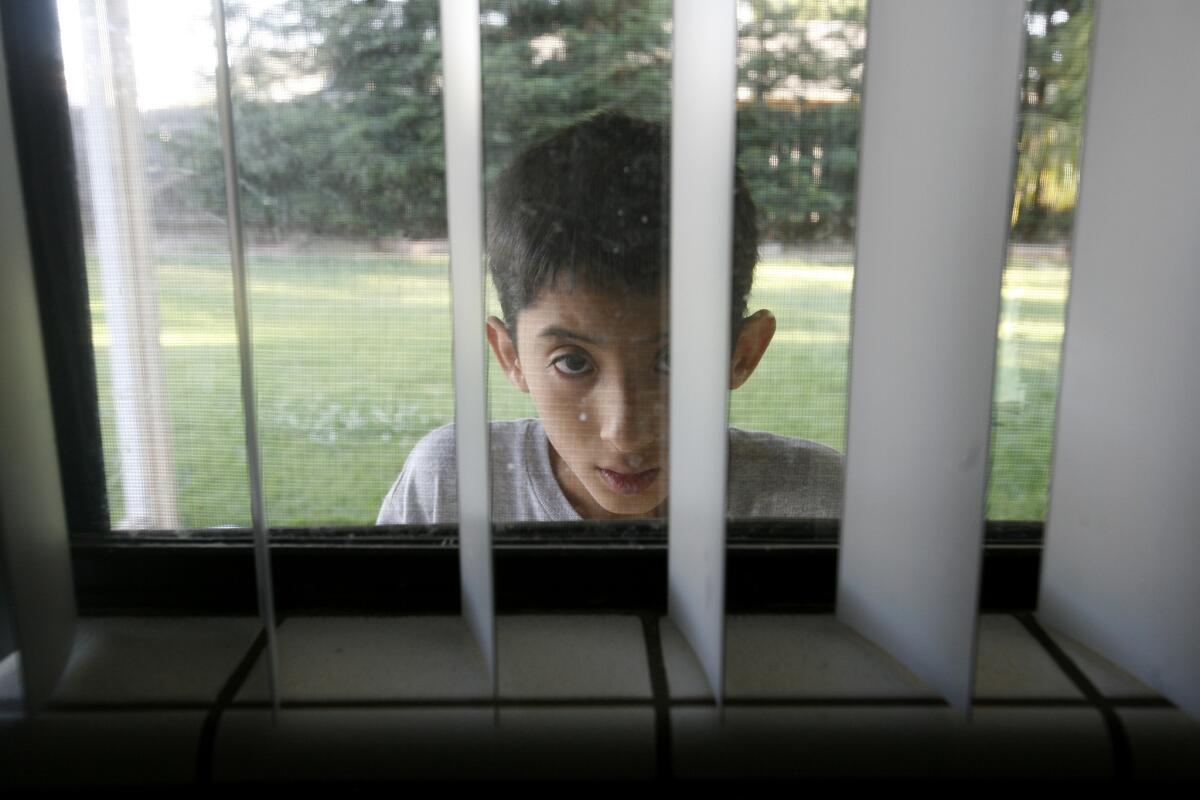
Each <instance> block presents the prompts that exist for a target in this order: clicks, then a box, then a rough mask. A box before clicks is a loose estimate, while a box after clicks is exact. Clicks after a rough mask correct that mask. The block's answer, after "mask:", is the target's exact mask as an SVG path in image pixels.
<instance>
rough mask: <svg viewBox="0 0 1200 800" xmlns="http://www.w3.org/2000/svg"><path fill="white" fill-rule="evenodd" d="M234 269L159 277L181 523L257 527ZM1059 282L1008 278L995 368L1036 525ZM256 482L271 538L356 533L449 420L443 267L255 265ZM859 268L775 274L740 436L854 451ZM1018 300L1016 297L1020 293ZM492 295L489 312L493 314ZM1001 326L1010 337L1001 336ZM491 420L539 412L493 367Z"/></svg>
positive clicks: (1011, 453)
mask: <svg viewBox="0 0 1200 800" xmlns="http://www.w3.org/2000/svg"><path fill="white" fill-rule="evenodd" d="M229 274H230V273H229V265H228V262H227V260H225V259H221V258H215V257H214V258H207V259H206V258H200V257H194V258H187V259H178V258H176V259H171V260H169V261H167V262H165V263H163V264H162V265H161V267H160V270H159V273H158V277H159V313H160V318H161V330H162V335H161V341H162V344H163V348H162V352H163V359H164V368H165V371H166V381H167V386H168V390H167V398H168V408H169V414H170V422H171V428H172V435H173V446H174V453H173V457H174V461H175V474H176V476H177V487H178V508H179V515H180V523H181V525H183V526H185V527H210V526H218V525H246V524H248V520H249V501H248V497H247V480H246V453H245V447H244V444H243V441H244V438H243V428H242V413H241V399H240V389H239V378H238V363H237V348H236V343H235V342H236V339H235V333H234V321H233V300H232V284H231V279H230V276H229ZM97 277H98V276H96V275H93V276H92V281H91V286H92V287H93V290H92V298H93V299H92V313H93V325H94V333H95V341H96V344H97V347H96V360H97V372H98V381H99V390H100V397H101V424H102V434H103V438H104V448H105V459H106V465H107V470H108V487H109V497H110V504H111V507H112V518H113V521H114V524H117V523H119V522H120V520H121V519H122V517H123V500H122V484H121V478H122V476H121V469H120V458H119V453H118V452H117V437H116V429H115V414H114V409H113V392H112V387H111V380H110V366H109V346H108V331H107V328H106V325H105V319H104V306H103V302H102V299H101V293H100V291H99V285H100V284H99V283H98V282H97ZM1066 279H1067V272H1066V269H1065V268H1064V267H1063V265H1061V264H1055V263H1047V264H1042V265H1040V266H1039V267H1037V268H1027V269H1010V270H1009V271H1008V273H1006V281H1005V301H1004V312H1003V313H1004V315H1005V316H1004V317H1003V319H1006V320H1007V319H1010V315H1012V314H1013V313H1014V312H1016V311H1017V305H1016V304H1017V303H1018V302H1019V318H1013V319H1014V320H1015V322H1016V325H1015V326H1013V327H1011V328H1009V329H1006V330H1004V331H1002V335H1003V336H1004V337H1005V339H1006V341H1007V342H1008V343H1009V346H1007V347H1004V346H1002V348H1001V351H1000V358H999V360H998V369H999V370H1000V371H1001V372H1005V381H1004V382H1003V384H1004V385H1005V386H1011V387H1013V388H1012V389H1011V390H1010V391H1009V392H1008V398H1009V399H1007V400H1005V401H1004V402H997V404H996V406H995V410H994V415H993V418H994V429H993V464H992V476H991V483H990V489H989V498H988V514H989V517H990V518H993V519H1039V518H1041V517H1042V516H1043V514H1044V508H1045V494H1046V485H1047V474H1048V464H1049V454H1050V442H1051V435H1052V428H1053V412H1054V404H1055V397H1056V394H1057V380H1058V358H1059V341H1058V337H1059V335H1060V334H1061V325H1062V313H1063V301H1064V299H1065V289H1066ZM249 280H250V287H251V311H252V327H253V334H254V367H255V375H256V381H257V391H258V406H257V407H258V414H259V425H260V440H261V443H262V444H261V446H262V462H263V478H264V485H265V490H266V499H267V511H268V517H269V520H270V522H271V524H272V525H278V526H299V525H336V524H362V523H368V522H371V521H373V520H374V518H375V513H376V511H377V510H378V507H379V503H380V501H381V499H382V497H383V495H384V493H385V492H386V490H387V488H388V486H389V485H390V484H391V482H392V480H393V479H394V478H395V476H396V474H397V472H398V471H399V469H400V467H401V466H402V465H403V463H404V459H405V457H406V456H407V454H408V451H409V450H410V449H411V448H412V446H413V445H414V444H415V443H416V441H417V440H418V439H419V438H420V437H421V436H422V435H424V434H425V433H426V432H427V431H429V430H431V429H433V428H435V427H438V426H440V425H444V424H446V423H448V422H450V421H451V420H452V418H453V389H452V385H451V359H450V315H449V308H450V302H449V286H448V282H447V266H446V261H445V259H444V257H443V258H428V259H413V258H403V257H398V256H382V255H380V256H374V255H371V256H364V257H361V258H346V257H344V256H343V257H328V256H323V255H317V254H314V255H311V256H296V255H288V256H266V255H263V256H254V257H252V258H251V259H250V263H249ZM851 286H852V270H851V268H850V266H849V265H848V264H832V265H830V264H806V263H803V262H798V261H788V260H781V259H775V260H768V261H766V262H764V263H763V264H762V265H761V266H760V275H759V279H758V282H757V284H756V288H755V292H754V294H753V296H752V298H751V304H750V305H751V310H752V311H753V310H755V309H758V308H769V309H771V310H772V311H773V312H775V315H776V317H777V318H778V320H779V331H778V334H777V335H776V340H775V342H774V344H772V346H771V348H770V350H769V351H768V353H767V355H766V357H765V358H764V359H763V362H762V363H761V365H760V366H759V369H758V371H757V372H756V374H755V375H754V376H753V378H751V380H750V381H749V382H748V383H747V384H746V385H745V386H744V387H743V388H742V389H740V390H738V391H737V392H734V393H733V395H732V398H731V410H730V420H731V423H732V424H734V425H738V426H741V427H746V428H755V429H760V430H770V431H774V432H777V433H782V434H786V435H790V436H802V437H805V438H810V439H816V440H818V441H822V442H826V443H828V444H830V445H832V446H834V447H836V448H839V449H842V448H843V447H844V430H845V404H846V379H847V369H846V368H847V354H848V338H849V311H850V291H851ZM1018 295H1023V296H1021V297H1017V296H1018ZM494 302H495V301H494V297H493V298H491V303H492V305H493V308H494V307H495V306H494ZM1002 328H1003V326H1002ZM489 402H490V408H491V413H492V417H493V418H494V419H505V418H513V417H519V416H529V415H532V414H533V407H532V405H531V404H530V402H529V399H528V397H527V396H526V395H523V394H521V393H519V392H517V391H516V390H515V389H512V388H511V387H510V386H509V385H508V382H507V381H506V380H505V379H504V377H503V375H501V374H500V373H499V371H498V370H497V369H496V367H495V364H494V363H493V364H492V365H491V369H490V371H489Z"/></svg>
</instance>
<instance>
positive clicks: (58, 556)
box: [0, 38, 75, 712]
mask: <svg viewBox="0 0 1200 800" xmlns="http://www.w3.org/2000/svg"><path fill="white" fill-rule="evenodd" d="M6 63H7V62H6V61H5V58H4V45H3V39H2V38H0V287H2V289H0V342H3V346H0V375H2V376H4V381H3V385H2V386H0V547H3V548H4V553H3V555H2V556H0V564H3V565H4V567H5V574H4V576H3V580H4V581H5V582H6V585H5V587H4V590H5V593H6V594H7V599H8V602H9V604H10V607H9V608H0V614H8V615H9V618H10V622H11V624H12V628H13V630H14V633H15V634H16V637H15V638H16V646H17V652H18V653H19V657H14V658H12V660H9V661H7V662H0V682H2V683H3V686H2V687H0V689H2V690H5V691H6V694H7V692H8V691H11V690H13V689H15V690H17V694H18V695H19V696H18V697H12V696H4V697H0V702H4V703H5V704H8V703H12V702H16V703H19V704H22V705H23V709H24V710H25V711H26V712H31V711H32V710H34V709H36V708H38V707H39V706H41V705H42V704H44V703H45V702H46V700H47V699H49V697H50V693H51V692H52V691H53V690H54V685H55V683H57V681H58V676H59V674H60V673H61V672H62V668H63V666H64V665H65V664H66V661H67V655H68V654H69V653H70V650H71V640H72V637H73V635H74V629H75V593H74V590H73V587H72V584H71V562H70V552H69V549H68V541H67V519H66V512H65V510H64V507H63V496H62V484H61V479H60V477H59V471H58V448H57V447H56V445H55V437H54V420H53V418H52V416H51V413H50V409H51V407H50V387H49V383H48V380H47V377H46V366H45V362H44V360H43V352H44V351H43V349H42V328H41V319H40V317H39V315H38V304H37V292H36V289H35V285H34V277H33V261H32V259H31V257H30V252H29V241H28V236H27V233H26V227H25V207H24V203H23V202H22V200H21V182H20V178H19V175H20V173H19V172H18V169H17V150H16V142H15V140H14V136H13V125H12V117H11V112H10V108H11V106H10V105H9V99H8V71H7V68H6V66H5V65H6ZM3 656H4V654H0V659H3ZM18 664H19V671H18V673H19V676H18V680H17V681H12V680H5V679H6V678H8V679H11V678H12V677H13V676H12V672H11V670H12V669H13V667H14V666H15V665H18ZM14 683H15V684H18V685H15V686H14V685H13V684H14Z"/></svg>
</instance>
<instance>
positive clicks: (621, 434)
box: [600, 381, 667, 466]
mask: <svg viewBox="0 0 1200 800" xmlns="http://www.w3.org/2000/svg"><path fill="white" fill-rule="evenodd" d="M665 388H666V387H665V381H664V382H663V385H661V386H660V385H657V384H656V385H649V384H646V385H635V386H631V385H629V384H628V383H625V382H614V385H613V386H611V387H610V388H609V391H607V392H605V395H604V397H602V398H600V400H601V403H602V404H603V414H604V423H603V425H602V426H601V430H600V436H601V438H602V439H604V441H605V442H607V443H608V444H609V445H610V446H611V447H612V448H613V449H614V450H616V451H617V452H619V453H621V454H622V455H635V456H641V455H646V451H647V450H648V449H650V448H651V447H652V446H653V445H654V443H655V442H657V441H658V440H659V438H660V432H661V430H662V424H663V415H664V414H665V413H666V407H667V400H666V393H665ZM631 466H636V465H632V464H631Z"/></svg>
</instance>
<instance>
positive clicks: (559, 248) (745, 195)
mask: <svg viewBox="0 0 1200 800" xmlns="http://www.w3.org/2000/svg"><path fill="white" fill-rule="evenodd" d="M669 155H670V142H669V138H668V136H667V134H666V133H665V132H664V130H663V126H661V125H659V124H657V123H652V122H646V121H643V120H639V119H634V118H632V117H629V116H625V115H624V114H618V113H611V112H607V113H602V114H598V115H596V116H593V117H589V118H588V119H585V120H583V121H582V122H578V123H575V124H574V125H571V126H570V127H567V128H564V129H563V130H561V131H559V132H557V133H556V134H554V135H553V136H551V137H550V138H549V139H546V140H545V141H542V142H539V143H538V144H535V145H533V146H532V147H529V148H528V149H526V150H525V151H524V152H522V153H521V154H520V155H519V156H517V157H516V159H515V160H514V161H513V162H512V163H511V164H510V165H509V166H508V167H507V168H506V169H505V170H504V172H503V173H501V175H500V177H499V179H498V180H497V182H496V184H495V187H494V188H493V190H492V193H491V196H490V198H489V202H488V260H489V264H490V269H491V272H492V279H493V281H494V282H495V284H496V291H497V293H498V294H499V295H500V306H501V308H502V309H503V313H504V319H505V323H506V324H507V325H508V326H509V329H510V331H512V332H513V333H514V334H515V325H516V322H517V316H518V314H519V313H520V312H521V310H522V309H524V308H525V307H526V306H529V305H531V304H532V303H534V302H535V301H536V300H537V298H538V295H540V294H541V292H542V290H543V289H545V288H546V287H547V286H550V285H553V284H554V283H555V282H556V280H558V279H559V278H560V277H561V278H564V279H566V280H567V281H568V286H574V285H576V282H577V281H578V282H581V283H582V284H583V285H585V286H587V287H589V288H591V289H593V290H596V291H603V292H619V291H633V292H636V293H639V294H654V293H657V292H665V289H666V277H667V269H666V266H665V265H666V263H667V257H668V252H667V251H668V247H667V245H668V242H669V236H668V234H669V225H668V222H669V219H670V193H669V192H670V188H669V185H668V181H667V180H665V178H666V177H667V176H668V172H667V169H666V165H667V164H668V163H669ZM733 218H734V232H733V308H732V309H731V313H732V322H733V326H734V330H735V331H736V330H737V328H738V327H739V326H740V323H741V320H742V318H743V317H744V316H745V313H746V297H747V295H749V294H750V286H751V284H752V283H753V281H754V264H755V262H756V261H757V260H758V228H757V225H756V222H755V208H754V201H753V200H752V199H751V198H750V191H749V189H747V187H746V184H745V181H743V180H742V177H741V175H740V173H739V174H738V175H737V176H736V179H735V193H734V215H733ZM675 277H676V278H677V279H680V280H686V279H687V276H686V275H678V276H675Z"/></svg>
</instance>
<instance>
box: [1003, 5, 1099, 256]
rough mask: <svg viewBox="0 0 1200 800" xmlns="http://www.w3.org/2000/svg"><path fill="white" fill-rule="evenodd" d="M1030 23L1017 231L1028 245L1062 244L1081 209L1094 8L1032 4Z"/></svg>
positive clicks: (1019, 154)
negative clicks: (1081, 161) (1077, 206)
mask: <svg viewBox="0 0 1200 800" xmlns="http://www.w3.org/2000/svg"><path fill="white" fill-rule="evenodd" d="M1025 19H1026V26H1027V28H1028V34H1029V35H1028V37H1027V46H1026V55H1025V72H1024V73H1023V75H1022V79H1021V131H1020V135H1019V137H1018V140H1017V175H1016V192H1015V194H1016V202H1015V203H1014V206H1015V208H1014V215H1013V216H1014V231H1015V233H1016V234H1017V235H1018V236H1019V237H1021V238H1022V239H1025V240H1045V239H1056V238H1061V237H1062V236H1065V235H1066V233H1067V231H1068V230H1069V229H1070V225H1071V221H1072V218H1073V212H1074V208H1075V191H1076V185H1077V182H1078V179H1079V169H1078V165H1079V146H1080V140H1081V129H1082V124H1083V105H1084V99H1085V89H1086V85H1087V75H1088V43H1089V41H1090V39H1091V34H1092V4H1091V2H1090V0H1031V2H1030V4H1029V11H1028V12H1027V14H1026V18H1025Z"/></svg>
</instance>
